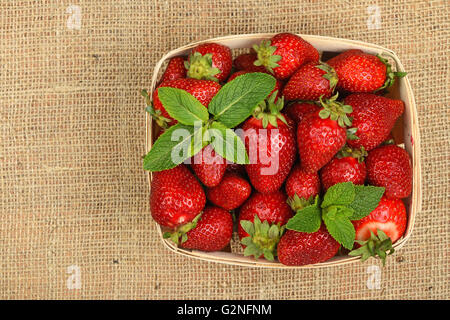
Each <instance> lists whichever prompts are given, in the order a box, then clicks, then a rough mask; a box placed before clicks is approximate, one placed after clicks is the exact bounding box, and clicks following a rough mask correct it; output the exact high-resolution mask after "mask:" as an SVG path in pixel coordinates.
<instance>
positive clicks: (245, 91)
mask: <svg viewBox="0 0 450 320" xmlns="http://www.w3.org/2000/svg"><path fill="white" fill-rule="evenodd" d="M275 83H276V80H275V78H274V77H272V76H271V75H268V74H265V73H260V72H254V73H247V74H243V75H241V76H239V77H237V78H236V79H234V80H232V81H230V82H229V83H227V84H225V85H224V86H223V87H222V88H221V89H220V90H219V92H218V93H217V94H216V95H215V96H214V98H212V100H211V102H210V103H209V106H208V110H209V112H210V113H211V114H213V115H214V119H215V120H217V121H220V122H221V123H223V124H224V125H225V126H226V127H228V128H233V127H235V126H237V125H238V124H240V123H241V122H242V121H244V120H245V119H247V118H248V116H250V114H251V113H252V111H253V109H255V107H256V106H257V105H258V104H259V103H260V102H261V101H263V100H264V99H265V98H266V97H267V96H268V95H269V94H270V92H271V91H272V90H273V89H274V88H275Z"/></svg>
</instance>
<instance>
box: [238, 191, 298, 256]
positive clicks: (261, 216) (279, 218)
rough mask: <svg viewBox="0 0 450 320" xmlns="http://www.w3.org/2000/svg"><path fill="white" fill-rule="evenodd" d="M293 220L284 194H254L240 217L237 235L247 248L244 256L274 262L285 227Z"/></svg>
mask: <svg viewBox="0 0 450 320" xmlns="http://www.w3.org/2000/svg"><path fill="white" fill-rule="evenodd" d="M291 217H292V211H291V209H290V208H289V206H288V205H287V203H286V196H285V195H284V194H283V193H282V192H280V191H276V192H273V193H269V194H262V193H258V192H256V193H254V194H253V195H252V196H251V197H250V198H249V199H248V200H247V201H246V202H245V203H244V204H243V206H242V207H241V209H240V214H239V223H238V234H239V239H241V243H242V244H243V246H244V247H245V250H244V255H246V256H248V255H253V256H254V257H255V258H259V257H260V256H264V257H265V258H266V259H268V260H273V257H274V255H275V254H276V246H277V243H278V241H279V239H280V237H281V235H282V233H283V230H284V225H285V224H286V223H287V221H288V220H289V219H290V218H291ZM269 231H270V232H269Z"/></svg>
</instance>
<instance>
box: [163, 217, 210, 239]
mask: <svg viewBox="0 0 450 320" xmlns="http://www.w3.org/2000/svg"><path fill="white" fill-rule="evenodd" d="M201 216H202V214H201V213H200V214H198V215H197V216H195V218H194V219H193V220H192V221H190V222H188V223H186V224H183V225H181V226H179V227H178V228H176V229H175V230H173V231H166V232H164V234H163V238H164V239H170V240H171V241H172V242H173V243H175V244H176V245H178V244H179V243H180V240H181V243H184V242H186V240H187V239H188V237H187V233H188V232H189V231H191V230H192V229H194V228H195V227H196V226H197V222H198V221H199V220H200V218H201Z"/></svg>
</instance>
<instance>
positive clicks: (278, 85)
mask: <svg viewBox="0 0 450 320" xmlns="http://www.w3.org/2000/svg"><path fill="white" fill-rule="evenodd" d="M252 72H253V71H248V70H241V71H238V72H235V73H233V74H232V75H231V76H230V77H229V78H228V81H227V82H230V81H233V80H234V79H236V77H239V76H240V75H243V74H246V73H252ZM282 88H283V82H281V81H280V80H277V82H276V83H275V88H273V90H272V91H271V92H270V93H269V97H270V96H271V95H272V94H273V93H274V92H277V96H276V99H275V101H277V100H278V98H279V97H281V89H282Z"/></svg>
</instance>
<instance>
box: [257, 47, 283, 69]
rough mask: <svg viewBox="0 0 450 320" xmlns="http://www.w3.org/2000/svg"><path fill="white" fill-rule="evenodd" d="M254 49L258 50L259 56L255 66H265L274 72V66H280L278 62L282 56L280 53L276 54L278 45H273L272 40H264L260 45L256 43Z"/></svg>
mask: <svg viewBox="0 0 450 320" xmlns="http://www.w3.org/2000/svg"><path fill="white" fill-rule="evenodd" d="M253 49H254V50H255V51H256V55H257V57H258V59H257V60H255V62H254V63H253V64H254V65H255V66H264V67H266V69H267V70H269V71H270V72H271V73H273V68H276V67H278V66H279V64H278V63H277V62H278V61H280V60H281V58H282V57H281V56H279V55H274V53H275V51H276V50H277V47H275V46H271V41H270V40H263V41H261V44H260V45H259V46H258V45H254V46H253Z"/></svg>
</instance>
